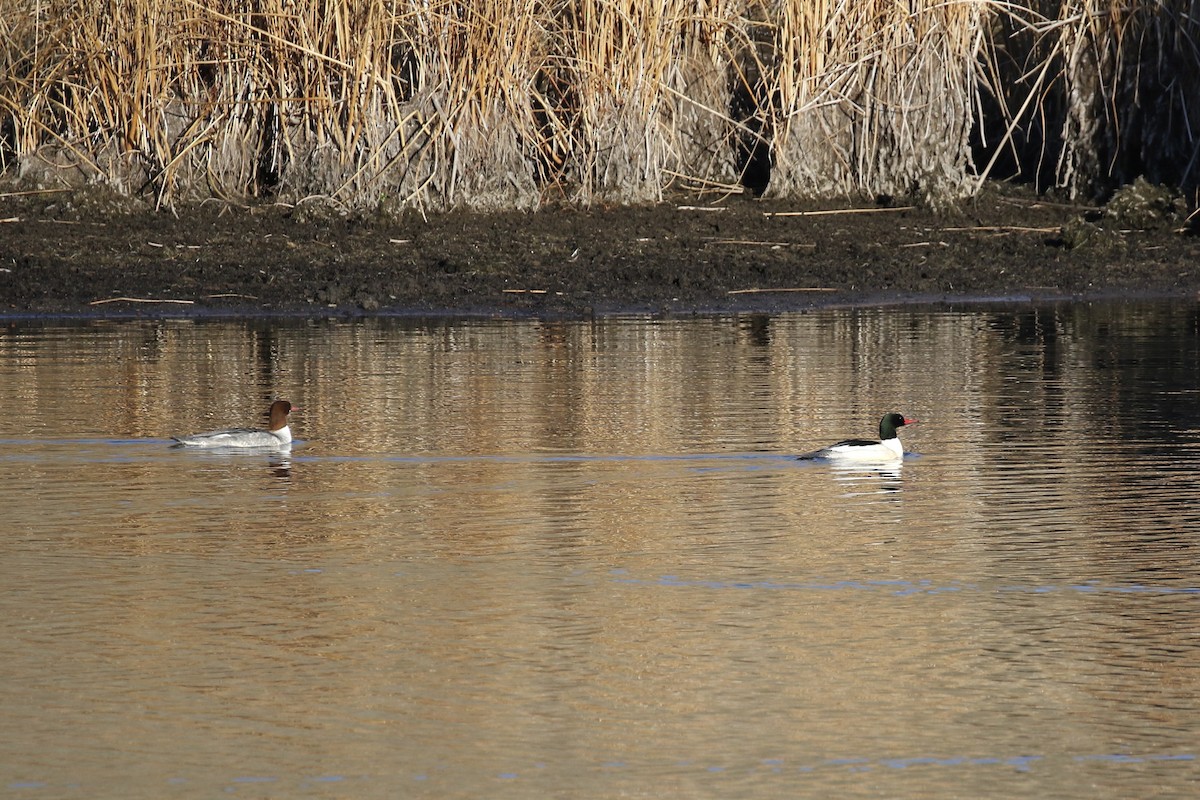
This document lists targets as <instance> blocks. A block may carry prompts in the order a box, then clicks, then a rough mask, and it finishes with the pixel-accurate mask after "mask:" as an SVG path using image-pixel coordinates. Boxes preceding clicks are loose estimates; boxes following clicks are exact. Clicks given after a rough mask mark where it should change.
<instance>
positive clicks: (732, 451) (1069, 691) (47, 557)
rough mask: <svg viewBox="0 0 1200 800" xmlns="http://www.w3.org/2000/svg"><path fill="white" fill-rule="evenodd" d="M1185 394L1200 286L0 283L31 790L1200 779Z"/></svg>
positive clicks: (1048, 785)
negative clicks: (732, 289)
mask: <svg viewBox="0 0 1200 800" xmlns="http://www.w3.org/2000/svg"><path fill="white" fill-rule="evenodd" d="M275 396H280V397H286V398H288V399H290V400H292V401H293V402H294V403H297V404H298V405H299V406H300V407H301V410H300V411H299V412H297V413H295V414H294V415H293V429H294V431H295V432H296V433H297V435H298V437H299V438H300V439H301V440H302V441H301V442H300V443H298V444H297V446H296V447H295V448H294V449H293V451H292V452H291V454H290V455H288V456H274V457H273V456H268V455H263V454H248V453H243V454H234V455H228V454H218V453H196V452H185V451H180V450H175V449H171V448H169V447H168V443H169V439H168V437H169V436H170V435H171V434H175V433H186V432H194V431H197V430H205V429H211V428H214V427H225V426H228V425H239V424H247V423H257V422H259V415H260V414H261V412H262V410H263V409H265V408H266V405H267V403H268V401H269V400H270V399H272V398H273V397H275ZM1198 400H1200V309H1198V307H1197V306H1196V305H1195V304H1192V303H1188V304H1145V305H1136V304H1134V305H1130V304H1111V305H1105V304H1098V305H1064V306H1058V307H1035V306H1024V307H1019V308H1017V307H1012V308H1009V307H981V308H980V307H976V308H964V309H945V308H941V309H929V308H900V309H862V310H830V311H823V312H818V313H809V314H799V315H789V316H779V317H761V316H747V317H722V318H697V319H686V320H656V319H649V318H632V319H611V320H603V321H596V322H579V323H576V322H566V323H544V322H535V321H466V322H456V321H433V322H426V321H415V320H371V321H365V322H346V321H295V320H268V321H261V320H260V321H154V322H145V321H126V322H68V323H48V322H12V321H10V322H9V323H8V325H7V327H5V328H4V330H3V331H2V332H0V408H3V413H2V414H0V511H2V514H3V520H4V526H3V528H4V531H3V535H2V536H0V586H2V589H0V634H2V636H3V642H4V649H5V655H4V658H3V659H0V731H2V732H3V735H2V736H0V795H3V796H11V797H30V798H49V797H123V798H159V797H212V796H217V795H221V796H225V795H230V796H235V797H304V796H312V797H464V798H465V797H489V798H493V797H519V798H528V797H564V798H566V797H571V798H583V797H616V796H643V797H668V796H669V797H739V798H753V797H763V798H778V797H923V798H948V797H983V796H995V797H1013V796H1020V797H1121V798H1125V797H1148V796H1155V797H1191V796H1194V795H1195V794H1196V792H1197V788H1198V786H1200V533H1198V531H1200V498H1198V497H1197V486H1198V484H1200V477H1198V475H1200V403H1198V402H1197V401H1198ZM891 410H897V411H902V412H904V413H906V414H908V415H910V416H916V417H918V418H920V419H921V424H919V425H917V426H914V427H911V428H906V429H905V430H904V431H903V436H904V439H905V441H906V443H907V444H908V446H909V447H910V449H912V450H913V451H914V454H913V455H911V456H910V457H909V458H907V459H906V460H905V462H904V464H903V465H902V466H901V467H898V468H896V469H893V470H880V469H863V470H849V471H847V470H839V469H836V468H834V467H832V466H830V465H827V464H820V463H806V462H799V461H796V460H794V459H792V458H790V457H789V456H790V455H791V454H794V453H797V452H802V451H804V450H807V449H811V448H814V447H816V446H819V445H821V444H826V443H829V442H831V441H835V440H837V439H840V438H845V437H847V436H864V435H872V434H873V433H874V429H875V427H876V425H877V422H878V419H879V417H880V416H881V415H882V414H883V412H885V411H891Z"/></svg>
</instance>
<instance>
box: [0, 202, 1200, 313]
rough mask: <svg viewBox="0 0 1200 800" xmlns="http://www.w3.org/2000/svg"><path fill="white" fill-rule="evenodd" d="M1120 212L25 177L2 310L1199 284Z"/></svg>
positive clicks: (563, 305) (1179, 225)
mask: <svg viewBox="0 0 1200 800" xmlns="http://www.w3.org/2000/svg"><path fill="white" fill-rule="evenodd" d="M1124 224H1125V223H1123V221H1122V220H1121V219H1120V218H1119V217H1118V216H1115V215H1113V214H1111V213H1105V212H1104V211H1103V210H1102V209H1097V208H1088V207H1084V206H1078V205H1072V204H1068V203H1058V202H1052V201H1050V200H1048V199H1046V198H1043V197H1037V196H1034V195H1032V194H1027V193H1024V192H1022V191H1021V190H1019V189H1014V188H1012V187H1005V186H993V187H989V188H988V189H987V190H985V191H984V192H983V193H982V194H981V195H980V196H979V197H977V198H975V199H973V200H971V201H969V202H966V203H964V204H962V205H961V206H960V207H959V208H958V209H956V210H953V211H949V212H945V211H943V212H934V211H931V210H929V209H926V208H920V207H897V206H894V205H889V204H886V203H866V204H861V205H850V204H841V205H827V206H818V205H805V206H800V205H796V204H786V203H779V202H765V201H760V200H754V199H749V198H744V197H729V198H725V199H723V200H720V201H705V200H696V199H695V198H681V199H676V200H674V201H673V202H664V203H662V204H659V205H655V206H652V207H637V208H629V207H614V208H598V207H592V208H588V209H579V208H548V209H542V210H540V211H537V212H530V213H521V212H504V213H488V214H484V213H470V212H455V213H448V214H442V215H436V216H430V217H429V218H428V219H425V218H422V216H421V215H419V214H416V213H414V212H406V213H405V215H403V216H401V217H399V218H396V217H383V216H380V217H368V216H362V215H346V214H341V213H339V212H338V211H337V210H336V209H334V208H332V207H330V206H328V205H324V204H321V203H320V202H313V203H307V204H302V205H300V206H298V207H293V206H284V205H261V206H255V207H249V208H246V207H236V206H232V205H229V204H223V203H216V202H207V203H202V204H197V205H195V206H191V207H184V208H178V209H176V211H175V212H174V213H171V212H164V211H158V212H155V211H151V210H147V209H144V208H140V207H138V206H137V205H136V204H132V203H131V202H130V201H128V200H120V199H117V198H111V197H107V198H106V197H104V196H97V195H96V194H95V193H94V192H90V193H89V192H82V193H80V192H76V193H48V192H41V193H17V192H15V191H13V192H6V193H0V314H2V315H7V316H14V315H20V316H28V315H35V316H39V315H62V314H66V315H94V316H126V315H136V316H163V315H172V316H175V315H211V314H230V315H245V314H264V313H287V314H296V313H298V314H320V315H329V314H348V315H353V314H485V315H517V316H519V315H539V316H558V317H583V316H588V315H593V314H615V313H624V312H652V313H689V312H714V311H785V310H796V309H804V308H809V307H813V306H818V305H829V304H844V303H889V302H905V301H914V300H920V301H940V300H957V299H979V298H998V299H1000V298H1009V299H1011V298H1018V299H1019V298H1035V299H1036V298H1060V297H1098V296H1112V295H1128V296H1147V295H1156V296H1165V295H1170V296H1180V295H1188V296H1195V295H1196V293H1197V292H1198V291H1200V270H1198V269H1197V265H1198V264H1200V238H1198V237H1196V236H1194V235H1193V233H1192V229H1191V228H1190V226H1189V225H1188V223H1187V222H1186V220H1185V219H1184V218H1183V215H1182V214H1178V213H1171V214H1167V215H1165V216H1163V217H1162V218H1154V219H1151V220H1149V221H1147V220H1145V219H1142V220H1139V221H1137V223H1136V224H1137V226H1138V227H1139V228H1149V229H1148V230H1146V229H1136V230H1134V229H1130V228H1127V227H1123V225H1124ZM118 298H120V299H118Z"/></svg>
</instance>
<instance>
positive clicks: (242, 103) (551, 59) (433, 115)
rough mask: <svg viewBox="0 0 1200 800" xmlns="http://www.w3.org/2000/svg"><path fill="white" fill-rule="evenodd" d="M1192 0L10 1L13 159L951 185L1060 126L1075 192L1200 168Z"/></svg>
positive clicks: (1053, 135) (638, 188)
mask: <svg viewBox="0 0 1200 800" xmlns="http://www.w3.org/2000/svg"><path fill="white" fill-rule="evenodd" d="M1189 7H1190V6H1189V3H1188V2H1187V0H1158V1H1157V2H1151V0H1126V1H1125V2H1120V1H1119V0H1053V1H1052V0H1027V2H1026V3H1024V4H1014V3H1005V2H998V1H997V0H902V1H900V2H898V1H897V0H421V1H420V2H417V0H299V1H298V0H0V173H2V174H3V175H4V176H5V177H8V178H12V177H23V178H26V179H28V180H30V181H35V182H41V183H45V184H54V185H71V184H76V183H80V182H87V181H91V182H103V183H106V184H109V185H111V186H113V187H116V188H117V189H119V190H121V191H124V192H127V193H130V194H144V195H150V196H153V197H154V198H155V199H156V200H157V202H159V203H160V204H167V205H170V204H174V203H176V202H179V201H180V200H184V199H188V198H199V197H210V196H214V195H215V196H220V197H228V198H234V199H242V198H247V197H271V198H278V199H283V200H290V201H296V200H299V199H301V198H305V197H309V196H311V195H322V196H327V197H329V198H331V199H332V200H333V201H335V202H337V203H339V204H341V205H344V206H351V207H355V206H357V207H374V206H378V205H380V204H383V205H386V206H388V207H394V208H402V207H416V208H420V209H423V210H438V209H444V208H451V207H457V206H471V207H481V208H487V207H525V208H532V207H537V206H539V205H541V204H543V203H545V202H547V201H568V202H574V203H589V202H597V201H603V202H641V201H647V200H655V199H658V198H659V197H661V195H662V193H663V192H664V191H667V190H670V189H673V188H677V187H682V188H686V189H692V190H697V191H706V190H712V191H730V190H736V189H738V188H739V187H742V188H744V189H746V190H753V191H765V192H766V193H767V194H768V195H769V196H773V197H779V198H792V197H813V196H822V195H863V194H865V195H897V196H905V197H916V198H923V199H926V200H928V201H931V202H939V201H942V200H947V199H949V200H953V199H954V198H957V197H961V196H964V195H965V194H969V193H970V192H972V191H974V190H975V188H976V187H977V185H978V183H977V177H978V173H979V172H980V171H983V172H986V171H988V170H989V169H990V168H991V167H992V165H993V164H994V163H995V162H996V158H995V154H996V153H997V152H1000V151H1005V152H1008V153H1010V154H1013V160H1014V161H1015V162H1017V163H1024V162H1025V161H1027V160H1028V158H1029V155H1028V154H1029V153H1030V152H1033V151H1036V150H1037V149H1038V148H1039V147H1040V152H1038V153H1037V158H1038V159H1039V162H1040V163H1042V164H1053V165H1054V166H1053V170H1052V171H1053V176H1054V180H1055V181H1056V182H1058V183H1059V184H1061V185H1064V186H1070V187H1074V188H1076V189H1082V188H1083V187H1092V186H1094V185H1096V184H1098V183H1102V182H1103V180H1104V179H1105V177H1106V176H1110V175H1112V174H1121V175H1125V174H1126V173H1129V172H1131V171H1134V170H1136V169H1138V168H1141V167H1144V168H1146V169H1147V170H1150V171H1155V170H1156V171H1157V172H1158V173H1161V174H1162V176H1163V177H1164V179H1169V178H1170V177H1171V176H1172V175H1175V176H1176V177H1179V176H1180V175H1182V177H1183V178H1186V179H1189V180H1192V181H1193V182H1194V181H1195V178H1196V170H1197V169H1200V165H1196V164H1193V163H1191V162H1194V161H1195V160H1196V155H1195V153H1196V151H1195V146H1194V144H1191V143H1192V141H1193V140H1192V138H1190V137H1191V136H1192V134H1191V132H1192V131H1195V130H1197V124H1198V123H1200V119H1196V116H1195V115H1196V114H1197V113H1200V111H1197V109H1196V108H1195V107H1194V106H1195V105H1196V103H1195V102H1194V98H1195V97H1196V96H1197V93H1196V89H1197V88H1200V87H1197V86H1196V81H1197V75H1200V70H1197V69H1196V68H1195V67H1196V65H1197V63H1198V60H1197V57H1196V51H1197V48H1196V46H1195V42H1196V41H1197V37H1196V34H1197V33H1200V31H1197V30H1196V25H1197V23H1196V22H1195V21H1194V20H1195V19H1196V15H1195V14H1190V15H1189V12H1188V8H1189ZM1181 64H1182V65H1184V66H1185V67H1187V69H1185V70H1183V71H1182V72H1180V70H1179V67H1180V65H1181ZM1172 75H1174V76H1175V77H1174V78H1173V79H1172V78H1171V76H1172ZM1172 81H1173V82H1172ZM1147 93H1151V94H1153V95H1154V97H1155V98H1156V99H1158V100H1160V101H1162V102H1163V103H1165V104H1166V105H1163V106H1162V108H1163V109H1166V110H1159V111H1154V110H1151V109H1149V107H1148V106H1147V105H1146V104H1145V103H1144V102H1143V103H1140V104H1139V102H1137V101H1138V100H1139V99H1140V98H1143V97H1144V96H1145V95H1146V94H1147ZM1127 101H1129V102H1127ZM989 115H990V116H989ZM1039 115H1040V116H1039ZM997 120H999V122H997ZM1032 120H1040V122H1039V123H1038V124H1037V125H1035V124H1033V123H1032V122H1031V121H1032ZM989 126H990V127H989ZM973 131H974V132H975V139H974V144H975V154H976V155H980V154H982V155H983V156H984V157H985V158H984V159H983V160H982V162H983V163H981V164H979V165H976V164H975V163H974V160H973V158H972V147H971V145H972V139H971V136H972V132H973ZM1038 131H1041V133H1040V134H1039V133H1038ZM1131 139H1132V140H1136V141H1131ZM1189 147H1191V149H1190V150H1189V149H1188V148H1189ZM1133 152H1137V153H1140V155H1139V156H1137V157H1136V158H1135V157H1131V156H1130V153H1133ZM1180 160H1182V161H1183V162H1184V164H1185V168H1183V169H1179V168H1178V165H1177V162H1179V161H1180ZM1173 165H1175V166H1174V168H1175V172H1172V169H1173ZM980 167H982V170H981V169H980Z"/></svg>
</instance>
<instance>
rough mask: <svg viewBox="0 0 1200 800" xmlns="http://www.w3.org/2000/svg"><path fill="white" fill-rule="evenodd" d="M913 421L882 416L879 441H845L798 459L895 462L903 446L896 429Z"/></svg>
mask: <svg viewBox="0 0 1200 800" xmlns="http://www.w3.org/2000/svg"><path fill="white" fill-rule="evenodd" d="M915 422H916V420H915V419H909V418H908V417H906V416H904V415H903V414H897V413H895V412H894V411H893V412H892V413H890V414H884V415H883V419H881V420H879V439H880V441H875V440H873V439H847V440H845V441H843V442H838V443H837V444H831V445H829V446H828V447H822V448H821V449H820V450H814V451H813V452H811V453H805V454H804V455H802V456H800V458H806V459H808V458H828V459H830V460H836V461H870V462H876V463H877V462H880V461H896V460H899V459H902V458H904V446H903V445H902V444H900V437H899V436H898V435H897V434H896V429H897V428H902V427H904V426H905V425H912V424H913V423H915Z"/></svg>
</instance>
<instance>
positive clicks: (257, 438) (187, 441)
mask: <svg viewBox="0 0 1200 800" xmlns="http://www.w3.org/2000/svg"><path fill="white" fill-rule="evenodd" d="M291 411H292V404H291V403H289V402H288V401H287V400H276V401H275V402H274V403H271V408H270V409H269V410H268V411H267V415H268V416H269V417H270V418H271V423H270V426H269V427H268V428H267V430H265V431H264V430H262V429H259V428H230V429H229V430H224V431H211V432H210V433H197V434H193V435H192V436H173V437H171V438H173V439H174V440H175V446H176V447H257V448H276V449H278V448H284V447H289V446H290V445H291V443H292V429H291V428H290V427H288V414H290V413H291Z"/></svg>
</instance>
